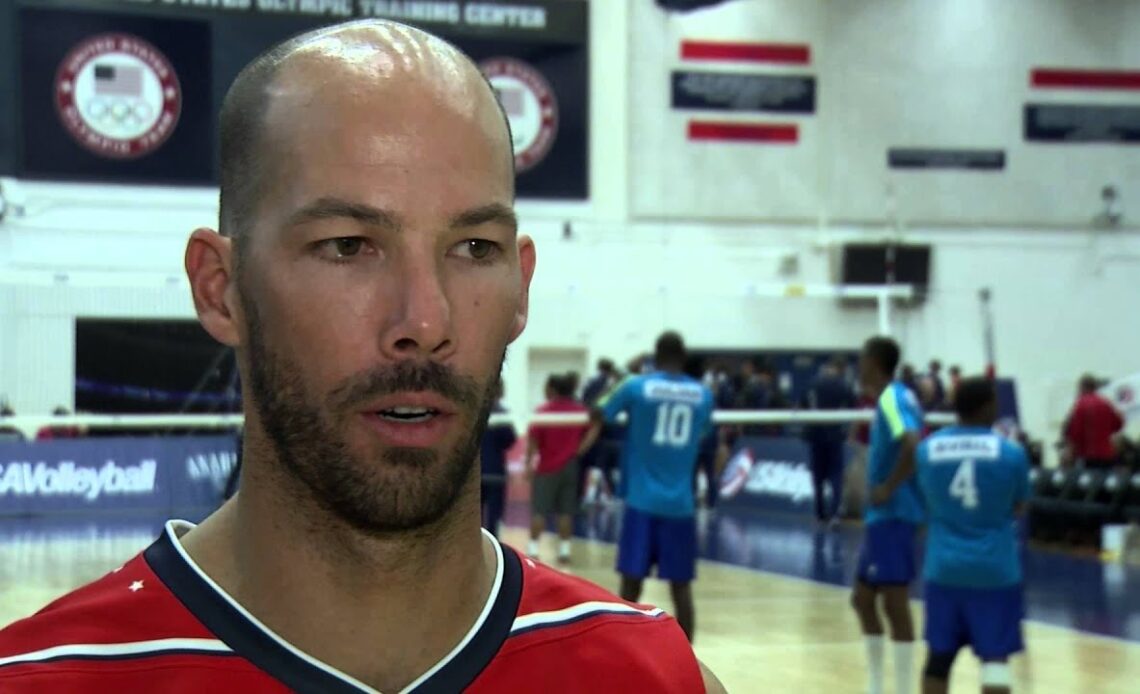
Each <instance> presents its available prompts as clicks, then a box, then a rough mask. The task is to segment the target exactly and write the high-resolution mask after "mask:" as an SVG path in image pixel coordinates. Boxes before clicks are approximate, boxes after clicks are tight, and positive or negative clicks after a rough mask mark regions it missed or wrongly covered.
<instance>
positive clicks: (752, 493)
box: [720, 436, 814, 514]
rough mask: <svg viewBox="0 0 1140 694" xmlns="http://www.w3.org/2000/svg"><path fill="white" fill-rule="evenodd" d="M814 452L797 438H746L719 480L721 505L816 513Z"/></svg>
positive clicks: (738, 443)
mask: <svg viewBox="0 0 1140 694" xmlns="http://www.w3.org/2000/svg"><path fill="white" fill-rule="evenodd" d="M813 494H814V493H813V491H812V484H811V450H810V449H809V448H808V445H807V443H805V442H804V441H802V440H801V439H798V438H791V437H784V436H746V437H741V438H740V439H739V440H738V441H737V444H736V450H735V451H734V452H733V455H732V457H731V458H730V459H729V461H728V465H727V466H726V467H725V470H724V473H723V474H722V475H721V479H720V498H721V503H722V504H725V505H729V506H744V507H752V508H758V509H762V510H766V511H795V512H799V513H805V514H810V513H814V496H813Z"/></svg>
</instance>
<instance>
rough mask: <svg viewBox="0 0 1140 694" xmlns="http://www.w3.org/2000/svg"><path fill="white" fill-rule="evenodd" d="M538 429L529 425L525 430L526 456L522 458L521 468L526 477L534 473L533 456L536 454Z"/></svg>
mask: <svg viewBox="0 0 1140 694" xmlns="http://www.w3.org/2000/svg"><path fill="white" fill-rule="evenodd" d="M539 433H540V432H539V430H538V428H537V427H535V426H533V425H532V426H531V427H530V430H529V431H528V432H527V437H526V457H525V458H523V469H524V470H525V471H526V475H527V477H531V476H532V475H534V468H535V462H534V459H535V457H537V456H538V437H539Z"/></svg>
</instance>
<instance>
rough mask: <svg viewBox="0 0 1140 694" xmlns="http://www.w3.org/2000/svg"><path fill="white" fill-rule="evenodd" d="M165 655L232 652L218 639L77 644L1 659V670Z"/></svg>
mask: <svg viewBox="0 0 1140 694" xmlns="http://www.w3.org/2000/svg"><path fill="white" fill-rule="evenodd" d="M168 652H176V653H186V652H197V653H232V652H233V651H232V650H231V649H230V647H229V646H227V645H226V644H224V643H222V642H221V641H219V640H217V639H156V640H154V641H133V642H130V643H77V644H71V645H67V646H53V647H51V648H45V649H43V650H42V651H32V652H31V653H21V654H20V655H12V656H8V657H6V658H0V667H2V666H4V665H15V664H17V663H36V662H41V661H44V660H53V659H56V658H117V657H123V656H132V655H139V656H141V655H157V654H161V653H168Z"/></svg>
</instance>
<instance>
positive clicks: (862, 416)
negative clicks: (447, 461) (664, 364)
mask: <svg viewBox="0 0 1140 694" xmlns="http://www.w3.org/2000/svg"><path fill="white" fill-rule="evenodd" d="M872 415H873V411H872V410H825V411H817V410H717V411H716V412H714V413H713V422H715V423H716V424H800V425H806V424H850V423H852V422H868V421H870V420H871V417H872ZM244 419H245V418H244V417H243V416H242V415H240V414H179V415H150V414H143V415H74V416H69V417H55V416H51V415H41V416H34V415H27V416H16V417H0V428H4V427H11V428H14V429H17V430H19V431H21V432H22V433H23V434H24V437H25V438H26V439H29V440H31V439H33V438H35V435H36V432H37V431H39V430H40V429H42V428H44V427H61V428H63V427H93V428H100V429H155V430H162V429H171V428H177V429H237V428H240V427H241V426H242V423H243V422H244ZM587 421H588V416H587V415H586V414H581V413H559V414H534V413H530V414H528V415H525V416H516V415H513V414H496V415H492V417H491V423H492V424H508V423H509V424H515V425H519V424H528V425H529V424H548V425H553V426H572V425H575V424H585V423H586V422H587ZM926 421H927V423H928V424H935V425H946V424H953V423H954V421H955V419H954V416H953V415H951V414H945V413H932V414H928V415H927V416H926Z"/></svg>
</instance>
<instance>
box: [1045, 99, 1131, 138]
mask: <svg viewBox="0 0 1140 694" xmlns="http://www.w3.org/2000/svg"><path fill="white" fill-rule="evenodd" d="M1025 139H1026V140H1030V141H1035V142H1129V143H1131V142H1140V106H1097V105H1089V104H1027V105H1026V106H1025Z"/></svg>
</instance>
